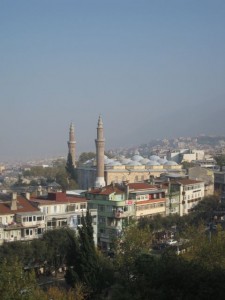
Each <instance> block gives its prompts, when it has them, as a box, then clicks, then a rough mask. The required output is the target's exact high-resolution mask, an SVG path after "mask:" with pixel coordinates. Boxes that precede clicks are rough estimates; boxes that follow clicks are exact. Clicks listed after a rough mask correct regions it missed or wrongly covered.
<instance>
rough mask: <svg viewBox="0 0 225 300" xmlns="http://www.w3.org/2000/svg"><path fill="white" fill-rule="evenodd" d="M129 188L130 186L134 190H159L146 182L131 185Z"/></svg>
mask: <svg viewBox="0 0 225 300" xmlns="http://www.w3.org/2000/svg"><path fill="white" fill-rule="evenodd" d="M128 186H129V189H134V190H147V189H148V190H149V189H157V186H156V185H151V184H149V183H145V182H136V183H129V184H128Z"/></svg>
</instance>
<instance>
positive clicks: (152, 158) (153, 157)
mask: <svg viewBox="0 0 225 300" xmlns="http://www.w3.org/2000/svg"><path fill="white" fill-rule="evenodd" d="M149 159H150V160H159V159H160V157H159V156H158V155H151V156H150V157H149Z"/></svg>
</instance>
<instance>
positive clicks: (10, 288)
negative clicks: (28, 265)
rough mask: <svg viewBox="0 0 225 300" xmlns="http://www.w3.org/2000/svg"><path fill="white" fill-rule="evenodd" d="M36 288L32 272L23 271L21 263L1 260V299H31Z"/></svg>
mask: <svg viewBox="0 0 225 300" xmlns="http://www.w3.org/2000/svg"><path fill="white" fill-rule="evenodd" d="M36 289H37V285H36V280H35V276H34V273H33V272H25V271H24V270H23V267H22V264H21V263H20V262H19V261H18V260H17V259H15V260H14V261H13V262H10V263H9V262H7V261H6V260H3V261H2V262H1V264H0V295H1V300H12V299H13V300H32V299H33V294H34V293H35V290H36Z"/></svg>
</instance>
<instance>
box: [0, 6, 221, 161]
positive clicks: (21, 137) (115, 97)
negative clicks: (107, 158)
mask: <svg viewBox="0 0 225 300" xmlns="http://www.w3.org/2000/svg"><path fill="white" fill-rule="evenodd" d="M224 15H225V2H224V1H219V0H215V1H207V0H200V1H195V0H190V1H174V0H172V1H158V0H157V1H142V0H141V1H132V0H113V1H105V0H102V1H100V0H95V1H68V0H64V1H58V0H52V1H43V0H42V1H24V0H20V1H6V0H5V1H4V0H2V1H1V2H0V28H1V29H0V36H1V46H0V55H1V65H0V103H1V106H0V107H1V108H0V127H1V131H0V141H1V150H0V161H1V160H7V159H9V160H12V159H26V158H30V157H44V156H53V155H61V154H65V155H66V154H67V144H66V142H67V140H68V130H69V125H70V122H73V123H74V125H75V134H76V141H77V149H78V151H79V152H81V151H90V150H93V149H94V146H95V145H94V139H95V137H96V126H97V119H98V116H99V114H101V115H102V118H103V122H104V130H105V137H106V149H108V148H116V147H120V146H129V145H137V144H138V143H147V142H148V141H150V140H151V139H153V138H164V137H165V138H170V137H176V136H195V135H198V134H201V133H206V134H217V135H225V130H224V113H225V101H224V98H225V85H224V82H225V18H224Z"/></svg>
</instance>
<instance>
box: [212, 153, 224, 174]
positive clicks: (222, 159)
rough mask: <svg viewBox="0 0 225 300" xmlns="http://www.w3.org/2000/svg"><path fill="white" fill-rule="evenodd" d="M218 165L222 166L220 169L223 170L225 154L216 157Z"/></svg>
mask: <svg viewBox="0 0 225 300" xmlns="http://www.w3.org/2000/svg"><path fill="white" fill-rule="evenodd" d="M214 159H215V161H216V163H217V165H218V166H219V167H220V171H222V170H223V167H224V166H225V155H224V154H221V155H217V156H215V157H214Z"/></svg>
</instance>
